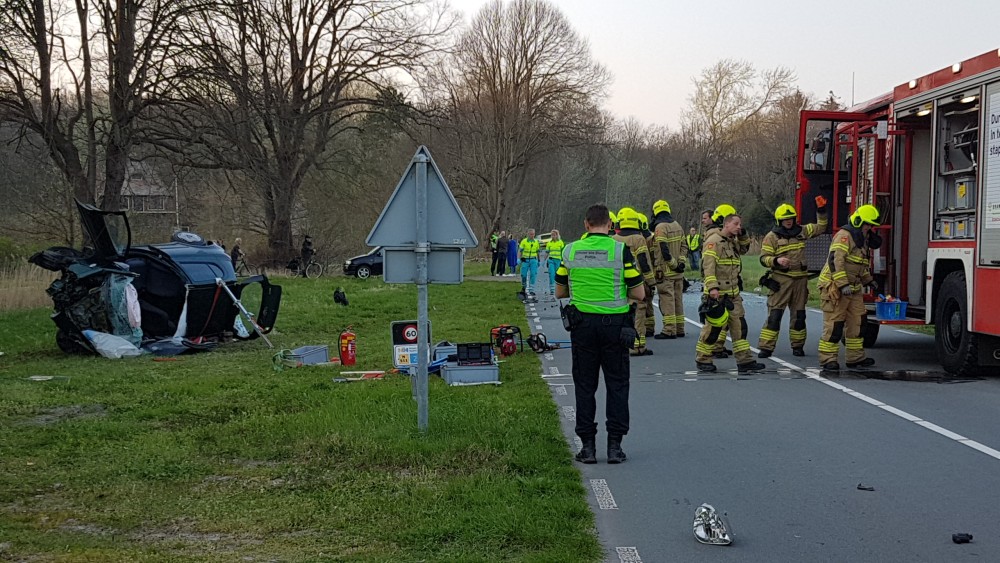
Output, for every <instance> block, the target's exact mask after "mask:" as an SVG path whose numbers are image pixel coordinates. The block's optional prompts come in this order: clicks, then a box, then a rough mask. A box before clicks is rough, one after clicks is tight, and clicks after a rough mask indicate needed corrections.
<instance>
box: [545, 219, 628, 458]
mask: <svg viewBox="0 0 1000 563" xmlns="http://www.w3.org/2000/svg"><path fill="white" fill-rule="evenodd" d="M609 223H610V216H609V214H608V208H607V207H606V206H604V205H600V204H598V205H592V206H590V208H589V209H587V215H586V218H585V219H584V223H583V226H584V228H585V229H586V231H587V232H586V233H585V234H584V235H583V238H581V239H580V240H578V241H574V242H571V243H569V244H567V245H566V247H565V248H564V249H563V255H562V256H563V262H562V265H561V266H560V267H559V270H558V271H557V272H556V297H557V298H566V297H569V305H567V307H566V308H565V310H564V312H563V314H564V315H565V317H566V319H565V323H566V324H568V325H569V331H570V341H571V342H572V344H573V346H572V351H573V386H574V390H575V392H576V434H577V436H579V437H580V440H581V441H582V442H583V447H582V448H581V449H580V452H579V453H577V454H576V460H577V461H580V462H582V463H597V444H596V438H597V423H596V422H594V420H595V418H596V415H597V400H596V399H595V397H594V395H595V393H596V392H597V385H598V380H599V373H600V371H601V370H602V369H603V370H604V387H605V390H606V392H607V393H606V394H607V402H606V404H605V409H604V410H605V415H606V416H607V422H606V424H605V427H606V429H607V432H608V463H621V462H623V461H625V459H626V457H625V452H624V451H622V447H621V443H622V438H623V437H624V436H625V434H627V433H628V429H629V411H628V393H629V348H630V347H631V346H632V345H633V344H634V342H635V337H636V336H637V333H636V331H635V328H634V327H633V315H632V312H631V310H630V307H629V301H628V300H629V298H630V297H631V298H632V299H633V300H638V301H642V299H643V297H644V296H645V287H644V284H643V278H642V275H641V274H639V271H638V270H637V269H636V268H635V265H634V264H633V258H632V253H631V252H630V251H629V249H628V246H626V245H625V244H623V243H621V242H618V241H616V240H614V239H613V238H611V237H610V236H608V230H609V229H610V224H609Z"/></svg>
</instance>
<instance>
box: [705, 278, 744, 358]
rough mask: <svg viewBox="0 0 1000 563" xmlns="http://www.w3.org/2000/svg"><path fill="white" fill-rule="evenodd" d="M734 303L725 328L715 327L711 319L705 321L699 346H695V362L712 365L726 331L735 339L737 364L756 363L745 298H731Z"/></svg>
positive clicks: (734, 351) (734, 349)
mask: <svg viewBox="0 0 1000 563" xmlns="http://www.w3.org/2000/svg"><path fill="white" fill-rule="evenodd" d="M730 300H731V301H732V302H733V310H732V311H729V320H728V321H727V322H726V323H725V325H724V326H713V325H712V323H711V322H710V320H709V319H705V321H706V322H705V325H704V326H702V327H701V334H700V335H699V336H698V344H696V345H695V350H696V354H695V361H696V362H698V363H699V364H711V363H712V358H713V355H714V353H715V347H716V345H717V344H718V340H719V339H720V338H725V331H726V329H728V330H729V334H731V335H732V338H733V356H735V357H736V364H737V365H743V364H749V363H751V362H753V361H754V357H753V354H752V353H751V352H750V342H749V341H747V337H746V332H747V320H746V319H745V318H744V317H745V315H746V313H745V311H744V310H743V297H742V296H740V295H739V294H737V295H734V296H732V297H730Z"/></svg>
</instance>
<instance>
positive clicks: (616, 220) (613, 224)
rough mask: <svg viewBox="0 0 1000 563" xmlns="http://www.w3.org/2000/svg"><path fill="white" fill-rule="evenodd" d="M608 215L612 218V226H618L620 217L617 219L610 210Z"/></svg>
mask: <svg viewBox="0 0 1000 563" xmlns="http://www.w3.org/2000/svg"><path fill="white" fill-rule="evenodd" d="M608 215H610V216H611V226H612V227H614V226H615V225H617V224H618V217H615V212H614V211H611V210H610V209H609V210H608Z"/></svg>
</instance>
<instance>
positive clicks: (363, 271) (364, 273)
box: [354, 266, 372, 280]
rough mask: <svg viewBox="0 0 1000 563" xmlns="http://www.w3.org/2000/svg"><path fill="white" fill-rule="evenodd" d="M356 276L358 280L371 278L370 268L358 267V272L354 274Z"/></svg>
mask: <svg viewBox="0 0 1000 563" xmlns="http://www.w3.org/2000/svg"><path fill="white" fill-rule="evenodd" d="M354 275H356V276H358V279H362V280H366V279H368V278H370V277H371V275H372V269H371V266H358V271H357V272H355V273H354Z"/></svg>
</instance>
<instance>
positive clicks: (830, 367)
mask: <svg viewBox="0 0 1000 563" xmlns="http://www.w3.org/2000/svg"><path fill="white" fill-rule="evenodd" d="M823 371H840V364H838V363H837V362H827V363H825V364H823Z"/></svg>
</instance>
